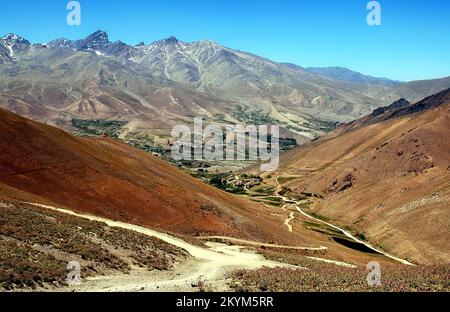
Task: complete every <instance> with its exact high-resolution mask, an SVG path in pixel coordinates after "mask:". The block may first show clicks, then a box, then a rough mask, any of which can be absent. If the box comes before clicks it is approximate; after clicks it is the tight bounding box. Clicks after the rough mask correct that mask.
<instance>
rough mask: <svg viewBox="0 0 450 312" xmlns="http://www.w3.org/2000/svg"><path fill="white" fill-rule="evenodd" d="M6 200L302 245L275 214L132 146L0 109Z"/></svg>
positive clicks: (1, 187) (0, 171)
mask: <svg viewBox="0 0 450 312" xmlns="http://www.w3.org/2000/svg"><path fill="white" fill-rule="evenodd" d="M0 196H4V197H9V198H16V199H20V200H26V201H35V202H39V203H46V202H47V203H50V204H53V205H56V206H64V207H68V208H70V209H73V210H76V211H80V212H88V213H92V214H96V215H99V216H104V217H108V218H111V219H117V220H121V221H125V222H130V223H135V224H138V225H143V226H151V227H156V228H161V229H165V230H169V231H173V232H181V233H189V234H196V233H202V234H206V233H210V234H217V235H235V236H240V237H246V238H252V239H260V240H262V241H276V242H284V243H293V242H295V240H296V237H295V236H292V235H291V236H289V237H288V238H286V239H285V238H284V237H281V236H282V234H280V233H278V232H281V231H276V229H277V228H282V220H281V216H273V215H270V214H271V213H274V210H275V208H267V207H263V206H260V205H257V204H254V203H252V202H250V201H247V200H244V199H241V198H239V197H234V196H231V195H229V194H227V193H224V192H222V191H219V190H217V189H215V188H213V187H209V186H207V185H205V184H204V183H202V182H200V181H198V180H195V179H194V178H192V177H190V176H189V175H187V174H185V173H183V172H181V171H179V170H178V169H177V168H175V167H173V166H172V165H170V164H168V163H166V162H164V161H162V160H159V159H157V158H155V157H153V156H151V155H149V154H146V153H144V152H141V151H138V150H136V149H134V148H131V147H129V146H128V145H125V144H122V143H119V142H116V141H113V140H110V139H100V138H93V139H85V138H76V137H73V136H71V135H69V134H67V133H66V132H64V131H62V130H59V129H56V128H54V127H51V126H48V125H44V124H40V123H36V122H34V121H31V120H28V119H25V118H23V117H20V116H18V115H16V114H13V113H11V112H8V111H5V110H1V109H0ZM274 229H275V230H274ZM286 236H288V235H286Z"/></svg>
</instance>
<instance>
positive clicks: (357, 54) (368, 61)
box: [0, 0, 450, 81]
mask: <svg viewBox="0 0 450 312" xmlns="http://www.w3.org/2000/svg"><path fill="white" fill-rule="evenodd" d="M68 2H69V0H40V1H7V2H6V1H2V3H1V6H0V8H1V13H2V14H1V19H0V33H2V34H6V33H9V32H13V33H17V34H19V35H22V36H24V37H25V38H27V39H29V40H30V41H32V42H46V41H49V40H51V39H54V38H59V37H67V38H70V39H78V38H82V37H85V36H86V35H88V34H89V33H92V32H94V31H95V30H97V29H102V30H105V31H107V32H108V33H109V35H110V39H111V40H112V41H114V40H119V39H120V40H122V41H125V42H127V43H130V44H136V43H138V42H139V41H144V42H146V43H149V42H152V41H154V40H158V39H162V38H166V37H168V36H171V35H174V36H176V37H178V38H179V39H180V40H183V41H195V40H203V39H209V40H213V41H217V42H219V43H221V44H223V45H225V46H228V47H230V48H234V49H239V50H243V51H248V52H252V53H255V54H258V55H261V56H264V57H267V58H270V59H272V60H275V61H282V62H291V63H295V64H298V65H301V66H305V67H308V66H344V67H348V68H351V69H354V70H357V71H360V72H362V73H365V74H370V75H374V76H382V77H388V78H392V79H398V80H405V81H409V80H418V79H430V78H437V77H445V76H450V1H448V0H426V1H425V0H379V2H380V3H381V7H382V25H381V26H375V27H370V26H368V25H367V23H366V16H367V14H368V11H367V9H366V5H367V3H368V2H369V0H334V1H331V0H308V1H305V0H277V1H275V0H273V1H265V0H258V1H255V0H208V1H206V0H123V1H118V0H109V1H106V0H79V2H80V4H81V8H82V25H81V26H72V27H71V26H68V25H67V24H66V15H67V13H68V11H67V10H66V4H67V3H68Z"/></svg>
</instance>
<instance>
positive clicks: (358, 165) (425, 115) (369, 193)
mask: <svg viewBox="0 0 450 312" xmlns="http://www.w3.org/2000/svg"><path fill="white" fill-rule="evenodd" d="M432 100H433V99H432ZM440 101H441V102H442V103H441V104H440V105H434V104H433V106H431V108H430V109H428V108H427V109H425V110H423V111H419V112H416V113H411V114H407V115H400V117H397V116H392V118H388V119H386V120H382V121H380V122H376V123H373V124H369V125H366V124H364V122H361V123H359V125H358V123H353V125H352V127H342V128H340V129H338V131H336V132H335V133H332V134H330V135H329V136H327V137H324V138H323V139H321V140H319V141H318V142H314V143H312V144H310V145H308V146H305V147H303V148H300V149H297V150H294V151H292V152H290V153H288V154H287V155H285V156H284V157H283V158H282V161H281V163H282V165H281V168H280V175H281V176H283V175H285V176H289V175H294V176H297V178H296V179H294V180H291V181H289V182H287V183H285V185H286V186H288V187H289V188H290V189H291V190H293V191H294V192H297V193H299V192H308V193H318V194H321V196H323V197H324V199H322V200H319V199H315V204H314V206H313V208H312V209H313V210H314V212H315V213H318V214H319V215H323V216H326V217H329V218H331V220H332V221H333V222H335V223H338V224H340V225H348V226H350V227H351V228H353V229H355V230H356V231H358V232H359V233H363V234H364V235H365V237H366V238H368V239H369V240H370V241H371V242H373V243H375V244H376V245H378V246H380V247H381V248H383V249H385V250H388V251H390V252H391V253H393V254H395V255H397V256H400V257H402V258H407V259H410V260H411V261H413V262H416V263H417V262H419V263H428V264H431V263H449V262H450V243H449V242H450V139H449V138H450V91H447V93H445V94H444V95H443V96H441V97H440ZM419 103H420V102H419ZM422 104H423V103H421V105H422ZM412 107H413V109H416V108H417V105H415V106H412ZM355 124H356V126H355Z"/></svg>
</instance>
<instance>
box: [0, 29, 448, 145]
mask: <svg viewBox="0 0 450 312" xmlns="http://www.w3.org/2000/svg"><path fill="white" fill-rule="evenodd" d="M449 86H450V77H449V78H443V79H439V80H427V81H418V82H409V83H401V82H395V81H391V80H386V79H378V78H373V77H369V76H364V75H362V74H358V73H354V72H351V71H349V70H346V69H339V70H337V69H321V70H318V69H311V68H309V69H307V68H303V67H301V66H297V65H293V64H285V63H279V62H274V61H271V60H268V59H266V58H263V57H259V56H257V55H254V54H251V53H247V52H242V51H239V50H233V49H230V48H227V47H224V46H222V45H220V44H218V43H216V42H212V41H198V42H191V43H187V42H183V41H180V40H178V39H177V38H175V37H170V38H167V39H163V40H159V41H156V42H153V43H150V44H145V43H141V44H138V45H136V46H132V45H128V44H125V43H123V42H121V41H117V42H111V41H110V40H109V37H108V34H107V33H105V32H103V31H97V32H95V33H93V34H91V35H89V36H88V37H86V38H85V39H81V40H69V39H65V38H62V39H56V40H53V41H51V42H48V43H45V44H42V43H41V44H31V43H30V42H29V41H27V40H26V39H24V38H22V37H20V36H17V35H14V34H10V35H7V36H5V37H3V38H2V39H1V40H0V96H1V98H3V101H1V105H2V107H4V108H7V109H10V110H12V111H15V112H17V113H19V114H22V115H25V116H27V117H30V118H33V119H37V120H40V121H43V122H47V123H51V124H55V125H58V126H62V127H65V128H68V129H70V125H71V120H72V119H73V118H83V119H121V120H125V121H127V123H128V124H127V127H128V129H127V130H126V131H135V130H139V131H142V132H144V133H147V134H150V135H154V134H155V131H156V130H155V129H158V131H159V132H166V133H167V131H168V129H170V128H171V127H172V126H173V125H174V124H179V123H189V122H191V119H192V118H193V117H194V116H199V115H200V116H203V117H204V119H206V120H207V122H215V123H227V124H230V123H240V122H244V123H258V122H259V123H277V124H280V125H281V126H282V127H283V128H284V129H285V130H286V132H285V133H286V135H287V136H291V137H294V138H296V139H297V140H298V141H299V142H306V141H308V140H309V139H312V138H315V137H317V136H320V135H322V134H323V133H325V132H326V131H329V130H330V129H333V128H334V126H335V124H336V123H339V122H348V121H351V120H353V119H355V118H359V117H362V116H364V115H367V114H369V113H370V112H372V111H373V110H374V109H376V108H378V107H379V106H383V105H388V104H390V103H392V102H393V101H395V100H398V99H399V98H400V97H403V98H406V99H407V100H409V101H412V102H414V101H417V100H420V99H422V98H424V97H426V96H428V95H430V94H433V93H435V92H438V91H440V90H442V89H445V88H447V87H449Z"/></svg>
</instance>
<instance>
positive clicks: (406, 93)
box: [376, 76, 450, 104]
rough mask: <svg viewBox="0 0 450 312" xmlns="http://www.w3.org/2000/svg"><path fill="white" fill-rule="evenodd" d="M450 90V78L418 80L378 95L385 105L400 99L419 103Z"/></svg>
mask: <svg viewBox="0 0 450 312" xmlns="http://www.w3.org/2000/svg"><path fill="white" fill-rule="evenodd" d="M448 88H450V76H449V77H445V78H439V79H431V80H418V81H411V82H407V83H404V84H402V85H399V86H396V87H394V88H392V89H390V90H386V92H381V93H378V94H377V95H376V97H379V98H380V100H381V101H382V102H383V103H386V104H387V103H392V102H393V101H395V100H397V99H399V98H405V99H407V100H408V101H410V102H413V103H414V102H417V101H420V100H422V99H423V98H425V97H427V96H430V95H433V94H436V93H438V92H440V91H442V90H446V89H448Z"/></svg>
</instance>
